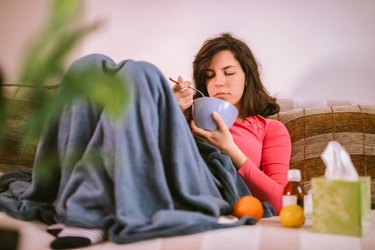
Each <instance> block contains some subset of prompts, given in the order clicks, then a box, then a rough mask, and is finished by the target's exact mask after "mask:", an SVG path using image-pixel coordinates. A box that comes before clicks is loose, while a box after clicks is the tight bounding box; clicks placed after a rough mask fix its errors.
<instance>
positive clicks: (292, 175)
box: [288, 168, 301, 181]
mask: <svg viewBox="0 0 375 250" xmlns="http://www.w3.org/2000/svg"><path fill="white" fill-rule="evenodd" d="M288 180H289V181H301V170H299V169H295V168H293V169H289V171H288Z"/></svg>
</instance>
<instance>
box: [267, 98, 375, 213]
mask: <svg viewBox="0 0 375 250" xmlns="http://www.w3.org/2000/svg"><path fill="white" fill-rule="evenodd" d="M270 118H273V119H277V120H280V121H281V122H283V123H284V124H285V126H286V127H287V129H288V131H289V133H290V136H291V140H292V155H291V162H290V168H298V169H300V170H301V172H302V179H303V181H302V182H303V186H304V191H305V193H306V192H307V191H308V190H310V188H311V182H310V181H311V178H312V177H316V176H321V175H324V171H325V165H324V163H323V160H322V159H321V156H320V155H321V153H322V152H323V150H324V149H325V147H326V146H327V143H328V142H329V141H331V140H336V141H338V142H339V143H340V144H341V145H342V146H343V147H344V148H345V149H346V150H347V151H348V153H349V154H350V156H351V159H352V162H353V164H354V166H355V167H356V169H357V172H358V174H359V175H361V176H371V197H372V206H373V207H374V206H375V194H374V191H375V181H374V179H375V105H347V106H329V107H314V108H304V109H294V110H290V111H285V112H280V113H278V114H276V115H274V116H272V117H270Z"/></svg>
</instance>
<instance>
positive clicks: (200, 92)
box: [169, 77, 205, 97]
mask: <svg viewBox="0 0 375 250" xmlns="http://www.w3.org/2000/svg"><path fill="white" fill-rule="evenodd" d="M169 80H170V81H172V82H174V83H176V84H179V82H178V81H176V80H174V79H173V78H172V77H169ZM188 88H189V89H192V90H194V91H196V92H198V93H199V94H200V95H201V96H202V97H205V95H204V94H203V93H202V91H200V90H198V89H196V88H194V87H191V86H187V87H185V88H183V89H181V91H184V90H186V89H188Z"/></svg>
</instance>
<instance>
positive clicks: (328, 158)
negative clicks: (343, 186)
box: [321, 141, 358, 181]
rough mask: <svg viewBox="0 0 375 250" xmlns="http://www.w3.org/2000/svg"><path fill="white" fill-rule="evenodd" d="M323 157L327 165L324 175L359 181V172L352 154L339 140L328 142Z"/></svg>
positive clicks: (330, 178)
mask: <svg viewBox="0 0 375 250" xmlns="http://www.w3.org/2000/svg"><path fill="white" fill-rule="evenodd" d="M321 158H322V160H323V162H324V164H325V165H326V170H325V173H324V176H325V178H326V179H329V180H345V181H357V180H358V173H357V171H356V169H355V167H354V165H353V163H352V160H351V159H350V155H349V154H348V152H347V151H346V150H345V148H344V147H343V146H341V144H340V143H338V142H337V141H330V142H328V144H327V146H326V148H325V149H324V151H323V153H322V155H321Z"/></svg>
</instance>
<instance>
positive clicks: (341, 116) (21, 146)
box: [0, 84, 375, 208]
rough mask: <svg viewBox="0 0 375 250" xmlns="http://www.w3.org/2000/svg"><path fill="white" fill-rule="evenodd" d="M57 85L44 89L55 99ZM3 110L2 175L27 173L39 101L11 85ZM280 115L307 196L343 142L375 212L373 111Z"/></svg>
mask: <svg viewBox="0 0 375 250" xmlns="http://www.w3.org/2000/svg"><path fill="white" fill-rule="evenodd" d="M57 89H58V85H52V86H45V87H44V91H46V93H47V94H48V95H51V96H53V94H54V93H55V92H56V91H57ZM1 90H2V97H1V98H2V100H1V101H2V102H1V103H2V104H5V105H6V106H7V107H8V112H9V114H10V116H9V118H8V119H7V121H6V124H5V126H4V128H3V131H2V133H1V134H2V136H3V138H2V142H1V144H0V174H1V173H6V172H9V171H12V170H29V169H31V168H32V165H33V159H34V155H35V152H36V148H37V143H38V141H37V140H29V141H22V140H21V139H22V129H23V126H24V124H25V121H26V120H27V118H28V117H30V115H32V114H33V111H34V110H33V108H32V107H33V106H34V105H33V104H34V103H35V101H37V100H33V99H31V98H30V92H31V90H32V87H30V86H25V85H16V84H9V85H4V86H3V87H2V89H1ZM278 103H279V104H280V108H281V109H280V112H279V113H278V114H276V115H273V116H271V118H272V119H277V120H279V121H281V122H283V123H284V124H285V126H286V127H287V129H288V131H289V133H290V135H291V140H292V155H291V162H290V167H291V168H298V169H300V170H301V172H302V184H303V187H304V191H305V193H307V192H308V190H310V188H311V182H310V181H311V178H312V177H316V176H320V175H323V174H324V171H325V165H324V163H323V161H322V159H321V157H320V155H321V153H322V152H323V150H324V148H325V147H326V145H327V143H328V142H329V141H330V140H336V141H338V142H340V143H341V144H342V145H343V146H344V147H345V148H346V150H347V151H348V153H349V154H350V156H351V159H352V162H353V164H354V165H355V167H356V169H357V171H358V174H359V175H361V176H371V194H372V207H373V208H374V207H375V194H374V192H375V105H374V104H368V103H367V104H358V103H354V102H353V101H350V100H307V101H301V100H295V99H285V98H284V99H282V98H280V99H278Z"/></svg>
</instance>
